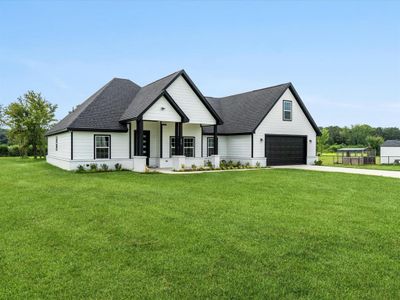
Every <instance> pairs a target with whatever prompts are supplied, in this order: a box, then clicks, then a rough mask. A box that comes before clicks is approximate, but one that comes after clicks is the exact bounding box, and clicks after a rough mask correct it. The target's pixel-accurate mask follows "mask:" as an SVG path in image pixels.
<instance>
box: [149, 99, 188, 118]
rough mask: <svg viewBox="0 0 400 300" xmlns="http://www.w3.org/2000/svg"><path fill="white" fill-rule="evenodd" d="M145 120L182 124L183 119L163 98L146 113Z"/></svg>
mask: <svg viewBox="0 0 400 300" xmlns="http://www.w3.org/2000/svg"><path fill="white" fill-rule="evenodd" d="M143 120H149V121H170V122H180V121H181V117H180V116H179V114H178V113H177V112H176V111H175V109H174V108H173V107H172V105H171V104H170V103H169V102H168V101H167V99H165V98H164V97H161V98H160V99H158V101H157V102H156V103H154V104H153V105H152V106H151V107H150V108H149V109H148V110H147V111H146V113H145V114H144V115H143Z"/></svg>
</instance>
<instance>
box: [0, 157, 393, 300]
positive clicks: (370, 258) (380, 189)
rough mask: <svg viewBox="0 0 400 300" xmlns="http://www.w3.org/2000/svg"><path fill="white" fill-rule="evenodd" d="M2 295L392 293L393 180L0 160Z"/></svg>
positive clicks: (373, 295) (289, 172)
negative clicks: (101, 168)
mask: <svg viewBox="0 0 400 300" xmlns="http://www.w3.org/2000/svg"><path fill="white" fill-rule="evenodd" d="M0 170H1V172H0V211H1V213H0V298H2V299H10V298H25V299H31V298H68V299H71V298H103V299H110V298H115V299H118V298H150V299H158V298H173V299H181V298H194V297H197V298H246V299H249V298H314V299H326V298H330V299H341V298H364V299H382V298H386V299H394V298H399V297H400V280H399V278H400V210H399V209H400V181H399V180H397V179H391V178H381V177H370V176H361V175H351V174H337V173H319V172H307V171H301V170H287V169H267V170H257V171H248V172H246V171H244V172H221V173H204V174H187V175H163V174H135V173H132V172H113V173H93V174H89V173H84V174H78V173H69V172H65V171H62V170H59V169H57V168H55V167H52V166H49V165H47V164H46V163H45V162H44V161H33V160H32V159H27V160H23V159H19V158H2V159H0Z"/></svg>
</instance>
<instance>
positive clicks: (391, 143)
mask: <svg viewBox="0 0 400 300" xmlns="http://www.w3.org/2000/svg"><path fill="white" fill-rule="evenodd" d="M394 163H400V140H387V141H385V142H384V143H383V144H382V146H381V164H394Z"/></svg>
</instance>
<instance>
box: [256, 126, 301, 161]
mask: <svg viewBox="0 0 400 300" xmlns="http://www.w3.org/2000/svg"><path fill="white" fill-rule="evenodd" d="M307 142H308V139H307V136H306V135H289V134H266V135H265V142H264V155H265V157H266V159H267V165H268V166H278V165H296V164H299V165H300V164H301V165H302V164H307V147H308V143H307Z"/></svg>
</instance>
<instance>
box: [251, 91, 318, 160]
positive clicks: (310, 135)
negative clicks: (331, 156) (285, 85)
mask: <svg viewBox="0 0 400 300" xmlns="http://www.w3.org/2000/svg"><path fill="white" fill-rule="evenodd" d="M283 100H290V101H292V103H293V105H292V121H283ZM266 134H281V135H304V136H307V163H308V164H312V163H313V162H314V161H315V160H316V132H315V130H314V128H313V126H312V125H311V123H310V121H309V120H308V119H307V117H306V115H305V114H304V112H303V110H302V109H301V107H300V105H299V103H298V102H297V100H296V98H295V97H294V96H293V94H292V92H291V91H290V89H287V90H286V91H285V93H284V94H283V95H282V97H281V98H280V99H279V100H278V102H277V103H276V104H275V105H274V107H273V108H272V109H271V111H270V112H269V113H268V115H267V116H266V117H265V118H264V120H263V121H262V122H261V123H260V125H259V126H258V127H257V129H256V131H255V133H254V157H264V156H265V135H266Z"/></svg>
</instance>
